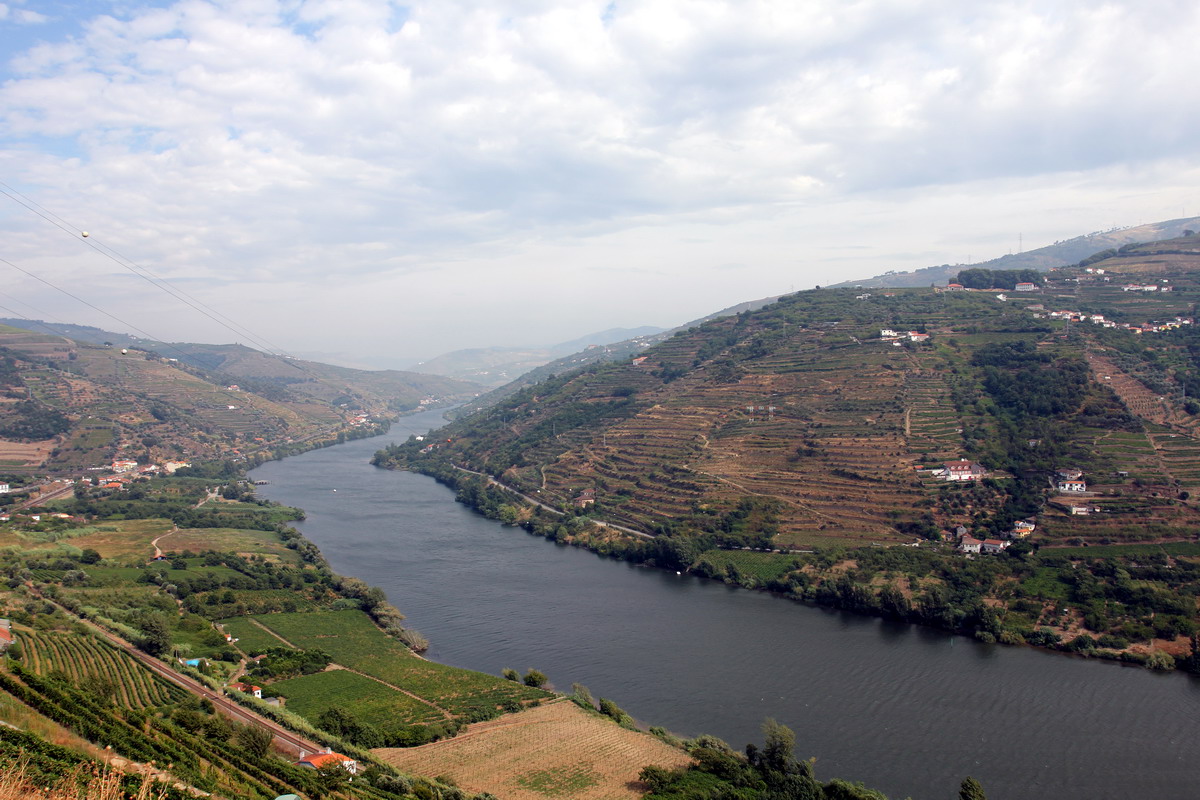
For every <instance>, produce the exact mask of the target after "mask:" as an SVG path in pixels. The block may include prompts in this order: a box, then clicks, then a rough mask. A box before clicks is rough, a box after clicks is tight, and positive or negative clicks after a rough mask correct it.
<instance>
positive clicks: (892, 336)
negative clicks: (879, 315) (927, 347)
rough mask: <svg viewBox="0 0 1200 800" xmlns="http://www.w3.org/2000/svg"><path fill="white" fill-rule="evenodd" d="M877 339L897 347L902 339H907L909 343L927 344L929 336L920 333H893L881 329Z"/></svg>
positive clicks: (889, 329) (888, 329)
mask: <svg viewBox="0 0 1200 800" xmlns="http://www.w3.org/2000/svg"><path fill="white" fill-rule="evenodd" d="M879 339H880V341H884V342H892V343H894V344H895V345H897V346H899V345H900V341H901V340H902V339H908V340H909V341H910V342H928V341H929V334H928V333H921V332H920V331H894V330H892V329H891V328H881V329H880V330H879Z"/></svg>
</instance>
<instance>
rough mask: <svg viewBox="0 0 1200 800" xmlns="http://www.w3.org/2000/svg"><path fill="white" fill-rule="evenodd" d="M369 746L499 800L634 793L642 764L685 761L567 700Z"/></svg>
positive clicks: (605, 798) (592, 799) (609, 798)
mask: <svg viewBox="0 0 1200 800" xmlns="http://www.w3.org/2000/svg"><path fill="white" fill-rule="evenodd" d="M372 752H374V753H375V755H377V756H379V757H380V758H381V759H383V760H384V761H386V762H387V763H389V764H392V765H393V766H396V767H398V768H400V769H402V770H404V771H406V772H412V773H414V774H417V775H425V776H437V775H448V776H450V777H452V778H454V780H455V781H456V782H457V783H458V785H459V786H461V787H462V788H464V789H467V790H468V791H471V792H484V791H487V792H492V793H493V794H496V795H498V796H499V797H503V798H505V800H545V798H557V797H562V798H571V800H623V799H624V798H630V799H631V800H632V798H637V797H640V796H641V795H642V794H643V793H644V792H645V791H646V787H645V785H643V784H641V783H639V782H638V779H637V776H638V773H639V772H641V770H642V768H643V767H645V766H647V765H649V764H658V765H660V766H663V767H680V766H683V765H684V764H687V763H688V761H689V760H690V759H689V758H688V756H687V754H686V753H684V752H683V751H682V750H676V749H675V748H673V747H670V746H668V745H666V744H663V743H662V742H660V741H659V740H658V739H656V738H654V737H653V736H650V735H649V734H645V733H638V732H636V731H631V730H626V729H625V728H621V727H619V726H617V725H616V724H615V723H613V722H611V721H610V720H608V719H607V718H604V717H599V716H597V715H595V714H589V713H587V712H586V711H584V710H583V709H581V708H579V706H577V705H575V704H574V703H571V702H568V701H561V702H556V703H551V704H549V705H544V706H539V707H537V708H532V709H529V710H528V711H522V712H519V713H517V714H506V715H505V716H503V717H501V718H500V719H495V720H491V721H489V722H480V723H476V724H474V725H471V726H469V727H468V728H467V730H466V731H465V732H463V733H461V734H459V735H458V736H457V737H455V738H453V739H446V740H443V741H440V742H434V743H433V744H427V745H424V746H422V747H413V748H381V749H379V750H374V751H372Z"/></svg>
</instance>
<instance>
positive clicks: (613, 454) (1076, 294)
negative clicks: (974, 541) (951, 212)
mask: <svg viewBox="0 0 1200 800" xmlns="http://www.w3.org/2000/svg"><path fill="white" fill-rule="evenodd" d="M1110 256H1111V257H1108V258H1104V257H1102V256H1096V257H1093V258H1089V259H1085V261H1084V262H1081V264H1080V265H1075V266H1070V267H1061V268H1058V269H1056V270H1051V271H1050V272H1049V273H1048V279H1047V281H1046V285H1045V286H1043V287H1040V288H1038V289H1036V290H1035V291H1034V292H1029V293H1024V292H1023V293H1015V292H1010V293H1009V296H1007V297H1004V296H1002V293H1001V292H1000V291H982V290H981V291H946V290H944V289H942V288H933V287H931V288H922V289H897V290H891V291H876V292H871V293H862V292H861V290H853V289H840V290H816V291H811V292H801V293H798V294H794V295H790V296H787V297H784V298H782V299H780V300H779V301H778V302H776V303H773V304H771V305H768V306H766V307H764V308H761V309H759V310H755V311H749V312H745V313H740V314H737V315H734V316H728V317H723V318H718V319H714V320H711V321H709V322H707V323H705V324H703V325H700V326H698V327H695V328H692V329H690V330H685V331H681V332H679V333H677V334H675V335H674V336H673V337H671V338H669V339H667V340H665V341H663V342H662V343H660V344H658V345H655V346H653V347H651V348H648V349H645V350H643V351H641V352H640V353H639V354H638V357H636V358H633V359H629V360H625V361H623V362H620V363H609V364H591V365H588V366H586V367H584V368H583V369H581V370H577V371H575V372H573V373H569V374H566V375H563V376H559V377H555V378H551V379H548V380H544V381H543V382H541V383H539V384H536V385H534V386H531V387H526V388H524V389H521V390H519V391H517V392H515V393H513V394H512V395H511V396H510V397H509V398H508V399H507V400H505V401H503V402H501V403H499V404H497V405H496V406H494V407H493V408H491V409H487V410H484V411H480V412H477V413H475V414H473V415H471V416H469V417H466V418H463V419H460V420H458V421H456V422H455V423H453V424H452V425H450V426H448V427H446V428H445V429H443V431H442V433H441V434H439V435H438V436H437V437H431V441H434V442H435V443H434V444H429V443H426V442H416V441H412V442H409V443H408V444H405V445H401V446H397V447H393V448H391V449H389V450H388V451H384V452H381V453H380V454H379V455H378V456H377V463H380V464H383V465H386V466H393V467H403V468H411V469H417V470H422V471H426V472H429V473H431V474H435V475H439V476H441V477H444V478H446V479H448V480H452V481H455V482H458V481H459V478H461V476H462V475H463V473H461V472H457V473H456V472H455V470H457V469H468V470H474V471H479V472H484V473H487V474H490V475H492V476H494V477H495V478H497V479H498V480H500V481H501V482H502V483H503V484H505V485H506V486H508V487H511V488H512V489H514V490H517V491H520V492H522V493H524V494H526V495H527V496H534V495H536V496H537V498H538V500H539V501H541V502H542V503H544V504H546V505H549V506H551V507H554V508H557V509H559V510H560V511H561V512H565V513H567V514H568V515H571V516H578V515H583V516H586V517H592V518H596V519H599V520H604V521H608V522H612V523H615V524H618V525H621V526H625V527H628V528H631V529H633V530H637V531H641V532H644V533H649V534H682V535H699V536H708V537H712V541H713V543H714V544H716V545H717V546H721V547H736V546H754V547H762V546H770V547H773V548H776V549H803V548H806V547H809V546H812V545H814V544H831V543H837V544H850V545H853V544H867V543H875V544H892V543H899V542H912V541H914V537H916V538H937V537H938V536H939V534H940V532H941V531H945V530H952V529H954V528H956V527H958V526H960V525H962V526H966V527H967V528H969V529H972V530H975V531H976V532H978V533H980V534H981V535H984V534H986V535H997V534H1002V533H1004V532H1006V531H1008V530H1010V529H1011V526H1012V524H1013V522H1014V521H1015V520H1017V519H1022V518H1034V517H1036V515H1037V514H1039V513H1045V514H1046V515H1047V520H1048V521H1049V523H1050V524H1047V525H1044V526H1041V528H1040V529H1039V532H1038V533H1037V534H1036V537H1037V538H1040V539H1042V540H1044V541H1045V542H1046V543H1048V544H1053V543H1055V541H1057V540H1068V541H1072V540H1081V541H1088V540H1095V541H1101V540H1106V539H1107V540H1112V541H1117V540H1128V539H1130V538H1137V539H1139V540H1144V539H1146V538H1150V539H1155V540H1163V539H1169V538H1172V537H1176V536H1191V535H1192V534H1191V530H1192V527H1191V526H1195V525H1196V524H1197V523H1200V512H1198V510H1197V508H1196V506H1195V502H1194V501H1193V500H1191V495H1193V494H1196V491H1197V489H1198V488H1200V459H1197V458H1196V456H1197V455H1200V435H1198V433H1197V431H1198V429H1200V403H1197V402H1196V401H1194V400H1191V399H1190V398H1192V397H1200V332H1196V329H1195V328H1194V326H1192V325H1191V322H1190V320H1191V317H1192V312H1193V309H1194V307H1195V303H1196V301H1197V299H1198V298H1200V280H1198V279H1197V278H1198V276H1200V237H1195V236H1192V237H1186V238H1183V239H1178V240H1170V241H1165V242H1157V243H1153V244H1148V245H1129V246H1126V247H1124V248H1122V249H1121V251H1120V252H1119V253H1118V252H1113V253H1112V254H1110ZM1149 276H1153V281H1151V280H1150V279H1149ZM1151 283H1153V284H1154V286H1155V287H1156V288H1155V289H1153V290H1150V289H1148V288H1147V287H1148V286H1150V285H1151ZM1131 286H1135V287H1136V288H1130V287H1131ZM1167 287H1169V290H1167V291H1164V288H1167ZM1122 326H1124V327H1122ZM883 332H892V333H890V334H889V335H883ZM958 459H967V460H970V461H974V462H977V463H979V464H981V465H982V466H983V467H985V468H986V470H987V475H986V478H987V479H986V480H983V481H979V482H973V481H968V482H966V483H965V484H959V483H952V482H947V481H946V480H945V479H944V477H940V476H939V474H938V473H937V472H936V471H935V470H937V468H939V467H940V466H941V464H942V463H943V462H946V461H953V460H958ZM1060 469H1076V470H1080V471H1082V472H1083V473H1084V474H1085V476H1086V481H1087V483H1088V484H1089V489H1090V490H1089V491H1087V492H1084V493H1080V495H1079V497H1072V496H1060V495H1061V493H1060V492H1059V491H1058V490H1057V488H1056V487H1057V485H1056V484H1055V483H1054V477H1055V473H1056V471H1057V470H1060ZM1094 497H1095V498H1099V497H1107V498H1120V501H1119V502H1113V503H1109V504H1108V507H1107V508H1105V510H1104V511H1100V512H1096V513H1097V514H1100V515H1101V516H1102V517H1103V519H1105V520H1106V522H1105V524H1098V523H1095V522H1085V521H1084V519H1085V516H1086V515H1085V514H1083V513H1081V512H1077V511H1072V510H1071V505H1072V504H1074V503H1075V500H1079V499H1081V498H1094ZM1093 505H1096V506H1097V507H1100V506H1104V503H1102V502H1100V501H1099V500H1097V502H1096V503H1094V504H1093ZM1149 507H1153V508H1155V509H1156V510H1155V512H1154V513H1153V514H1152V515H1151V516H1150V517H1148V518H1147V519H1149V520H1152V521H1153V524H1152V525H1149V526H1143V531H1144V533H1143V534H1139V535H1137V536H1131V534H1130V533H1129V532H1128V531H1126V532H1125V533H1121V531H1122V530H1124V529H1126V528H1129V527H1131V526H1133V525H1135V524H1136V523H1137V520H1138V514H1141V513H1145V509H1146V508H1149ZM1147 531H1148V532H1149V535H1146V534H1145V532H1147Z"/></svg>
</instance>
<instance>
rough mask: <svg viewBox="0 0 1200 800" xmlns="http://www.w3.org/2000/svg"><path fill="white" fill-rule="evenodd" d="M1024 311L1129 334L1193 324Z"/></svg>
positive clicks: (1182, 320)
mask: <svg viewBox="0 0 1200 800" xmlns="http://www.w3.org/2000/svg"><path fill="white" fill-rule="evenodd" d="M1025 310H1027V311H1032V312H1033V315H1034V316H1035V317H1037V318H1038V319H1043V318H1049V319H1060V320H1063V321H1065V322H1090V323H1091V324H1093V325H1099V326H1100V327H1102V328H1120V329H1121V330H1125V331H1129V332H1130V333H1162V332H1163V331H1173V330H1176V329H1178V328H1182V327H1184V326H1186V325H1191V324H1193V319H1192V318H1191V317H1175V318H1174V319H1171V320H1168V321H1167V322H1147V323H1145V324H1144V325H1134V324H1131V323H1128V322H1120V323H1118V322H1113V321H1112V320H1111V319H1106V318H1105V317H1104V315H1103V314H1084V313H1082V312H1080V311H1047V310H1046V307H1045V306H1044V305H1041V304H1037V305H1032V306H1025Z"/></svg>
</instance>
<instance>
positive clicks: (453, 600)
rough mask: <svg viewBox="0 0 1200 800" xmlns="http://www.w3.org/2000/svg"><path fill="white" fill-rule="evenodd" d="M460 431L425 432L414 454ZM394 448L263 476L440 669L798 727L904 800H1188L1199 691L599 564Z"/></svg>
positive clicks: (809, 746) (677, 727) (750, 726)
mask: <svg viewBox="0 0 1200 800" xmlns="http://www.w3.org/2000/svg"><path fill="white" fill-rule="evenodd" d="M439 417H440V415H437V414H430V415H428V416H427V417H426V418H425V419H427V420H428V422H419V421H418V420H416V419H414V418H407V419H405V420H404V421H402V422H401V423H400V424H401V425H404V426H405V427H404V428H401V430H397V427H399V426H397V427H394V428H393V436H394V437H396V438H398V439H402V438H406V437H407V436H408V433H409V430H408V429H411V430H412V432H414V433H418V434H420V433H424V432H425V429H426V426H428V427H434V426H436V425H437V424H439ZM388 441H389V437H379V438H376V439H373V440H364V441H359V442H352V443H349V444H346V445H343V446H341V447H335V448H327V449H324V450H320V451H315V452H312V453H308V454H305V455H303V456H299V457H297V458H290V459H287V460H285V461H279V462H272V463H269V464H266V465H264V466H263V467H260V468H259V470H257V471H256V472H255V473H254V476H255V477H262V478H264V479H269V480H270V481H271V484H270V485H269V486H266V487H262V489H261V490H260V492H261V493H262V494H263V496H265V497H269V498H270V499H273V500H277V501H280V502H283V503H285V504H288V505H301V506H304V508H305V509H306V512H307V519H306V520H305V521H303V522H298V523H296V527H297V528H298V529H300V530H301V531H302V532H303V533H304V535H305V537H306V538H308V539H310V540H311V541H313V542H314V543H316V544H317V545H318V546H319V547H320V548H321V551H322V553H323V554H324V555H325V557H326V558H327V559H328V560H329V562H330V563H331V565H332V566H333V568H334V569H336V570H337V571H338V572H340V573H342V574H346V575H357V576H359V577H361V578H362V579H363V580H365V581H367V582H369V583H371V584H374V585H377V586H380V587H381V588H383V589H384V590H385V591H386V592H387V594H388V596H389V597H392V598H394V599H396V601H397V604H398V605H401V606H402V608H403V610H404V612H405V613H406V614H407V615H408V618H409V619H408V621H409V622H410V623H411V624H413V625H415V626H416V627H418V628H420V629H421V630H422V631H423V632H424V633H426V634H428V635H429V637H430V640H431V646H430V651H429V653H428V655H429V657H430V658H432V659H434V660H436V661H438V662H441V663H446V664H452V665H455V666H462V667H467V668H471V669H478V670H483V671H486V672H491V673H493V674H495V673H497V672H499V671H500V670H501V669H502V668H504V667H514V668H518V669H521V670H523V669H525V668H526V667H528V666H536V667H537V668H538V669H540V670H541V671H543V672H545V673H546V674H547V675H549V676H550V679H551V681H552V682H554V683H555V684H557V685H558V686H559V687H569V686H570V685H571V684H572V683H582V684H586V685H587V686H589V687H590V688H591V689H592V690H593V691H594V692H596V693H597V694H601V695H604V696H607V697H610V698H612V699H613V700H615V701H616V702H617V703H618V704H619V705H620V706H621V707H622V708H624V709H626V710H627V711H629V712H630V713H631V714H632V715H634V716H635V717H637V718H639V719H641V720H645V721H649V722H653V723H655V724H660V725H663V726H664V727H666V728H668V729H670V730H672V731H675V732H677V733H679V734H680V735H684V736H695V735H698V734H700V733H704V732H711V733H713V734H716V735H717V736H720V737H721V738H723V739H725V740H726V741H729V742H731V743H732V744H734V745H735V746H741V745H743V744H745V743H748V742H758V741H760V740H761V731H760V730H759V728H760V725H761V723H762V720H763V719H764V718H766V717H774V718H776V719H778V720H780V721H781V722H783V723H785V724H788V725H790V726H792V727H793V728H794V729H796V731H797V732H798V741H799V744H798V750H797V752H798V753H799V755H801V756H803V757H809V756H812V757H816V758H817V759H818V770H819V772H820V774H821V775H825V776H828V775H849V776H853V777H854V778H856V779H860V780H862V781H864V782H865V783H866V784H867V785H869V786H873V787H875V788H877V789H879V790H881V791H883V792H885V793H887V794H888V795H889V796H893V797H906V796H911V797H917V798H936V797H945V796H952V795H953V794H954V790H955V788H956V787H957V782H958V781H959V780H961V778H962V776H963V775H964V774H965V773H970V774H972V775H974V776H975V777H976V778H979V779H980V780H981V781H982V782H983V784H984V786H985V787H987V790H988V793H989V795H993V794H994V795H995V796H997V797H1043V796H1056V797H1061V798H1070V799H1071V800H1076V799H1077V800H1083V799H1084V798H1088V800H1096V798H1113V800H1116V798H1123V797H1126V796H1129V795H1130V794H1137V793H1139V792H1145V791H1148V790H1152V791H1157V792H1158V793H1159V794H1161V795H1162V796H1166V797H1184V796H1187V795H1188V791H1187V789H1186V788H1185V787H1189V786H1190V785H1191V783H1192V782H1193V778H1194V770H1193V769H1192V767H1191V766H1190V765H1192V764H1194V763H1200V743H1197V742H1195V741H1194V737H1191V736H1190V734H1189V733H1188V731H1189V730H1190V729H1191V727H1192V726H1193V720H1194V717H1195V715H1196V714H1198V713H1200V691H1197V689H1196V688H1195V687H1196V684H1193V683H1192V682H1191V681H1189V680H1187V679H1185V678H1184V677H1183V676H1181V675H1178V674H1174V675H1164V674H1160V673H1154V672H1150V671H1148V670H1144V669H1140V668H1139V669H1133V668H1130V667H1129V666H1126V665H1117V664H1114V663H1112V662H1104V661H1100V660H1098V659H1092V660H1080V659H1068V658H1061V657H1059V658H1055V657H1054V656H1053V655H1050V654H1047V653H1045V652H1040V651H1038V650H1035V649H1034V648H1023V647H1006V648H1000V647H998V646H997V645H994V644H990V645H989V644H985V643H982V642H979V641H977V640H974V639H971V638H964V637H960V636H953V635H950V634H946V633H943V632H940V631H938V630H935V629H933V628H929V627H924V626H912V625H908V624H901V623H895V622H890V621H887V620H882V619H879V618H873V617H869V616H863V615H858V614H851V613H848V612H844V611H838V610H834V609H831V608H828V607H814V606H811V605H808V604H798V603H796V602H794V601H790V600H789V601H787V602H784V601H783V599H782V598H781V597H779V596H778V595H775V594H771V593H768V592H762V591H755V592H741V591H736V590H735V589H734V588H733V587H730V586H728V585H726V584H723V583H721V582H718V581H714V580H703V579H700V578H699V577H697V576H695V575H693V574H688V573H685V574H683V575H676V574H675V572H674V571H668V570H662V569H644V568H641V565H635V564H633V563H631V562H627V561H618V560H614V559H612V558H604V557H599V556H598V555H596V554H594V553H592V552H590V551H587V550H585V549H583V548H581V547H569V546H566V545H562V544H557V543H554V542H551V541H549V540H547V539H544V538H542V537H535V536H531V535H529V534H527V533H526V532H525V531H524V530H522V529H520V528H516V527H506V526H503V525H501V524H499V523H497V522H494V521H491V520H488V519H486V518H484V517H483V516H481V515H480V514H478V513H476V512H474V511H472V510H470V509H468V508H467V507H466V506H464V505H462V504H458V503H455V502H453V499H454V493H453V492H452V491H451V490H449V489H448V488H447V487H445V486H444V485H442V484H439V483H437V482H436V481H434V480H433V479H432V478H429V477H426V476H424V475H421V474H416V473H412V472H402V471H388V470H382V469H377V468H374V467H372V466H370V465H369V463H368V461H369V459H370V457H371V455H372V454H373V453H374V452H375V451H377V450H379V449H380V448H381V447H383V445H385V444H387V443H388ZM334 488H336V489H338V491H337V492H336V493H335V492H333V491H332V489H334ZM903 549H904V550H909V548H903ZM967 708H970V709H974V711H973V712H972V713H970V714H964V713H962V710H963V709H967ZM1113 719H1120V720H1122V723H1121V725H1117V726H1114V725H1112V724H1111V720H1113ZM981 753H986V754H987V756H986V758H981V755H980V754H981ZM1147 787H1152V788H1151V789H1148V788H1147Z"/></svg>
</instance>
